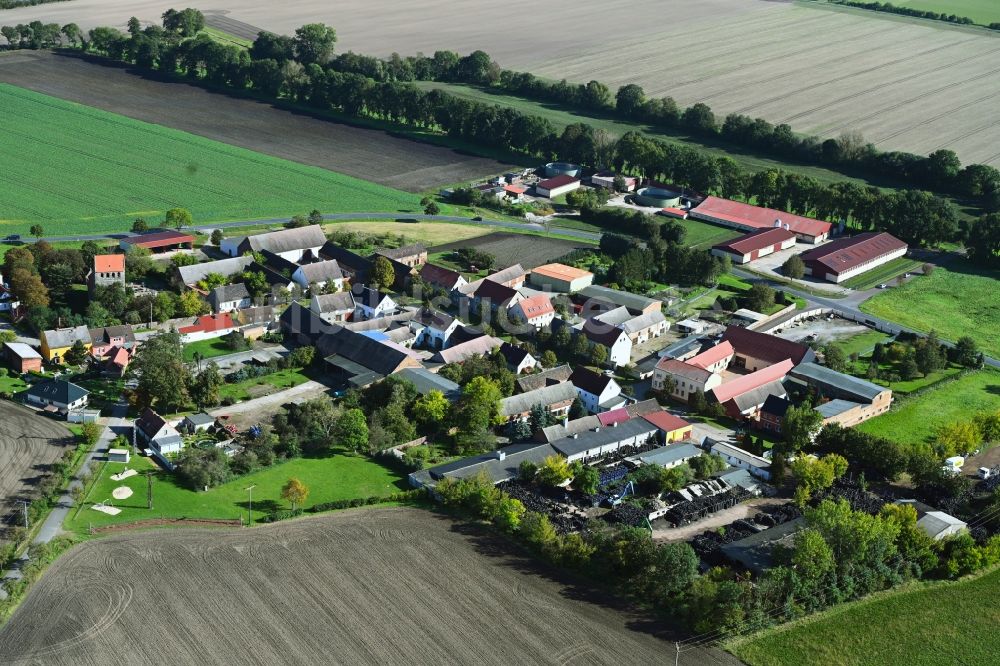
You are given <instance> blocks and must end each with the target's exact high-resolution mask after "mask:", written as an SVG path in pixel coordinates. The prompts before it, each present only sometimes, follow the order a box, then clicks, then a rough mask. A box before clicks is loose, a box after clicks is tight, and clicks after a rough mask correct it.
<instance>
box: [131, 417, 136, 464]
mask: <svg viewBox="0 0 1000 666" xmlns="http://www.w3.org/2000/svg"><path fill="white" fill-rule="evenodd" d="M135 428H136V426H135V419H133V420H132V457H133V458H134V457H135Z"/></svg>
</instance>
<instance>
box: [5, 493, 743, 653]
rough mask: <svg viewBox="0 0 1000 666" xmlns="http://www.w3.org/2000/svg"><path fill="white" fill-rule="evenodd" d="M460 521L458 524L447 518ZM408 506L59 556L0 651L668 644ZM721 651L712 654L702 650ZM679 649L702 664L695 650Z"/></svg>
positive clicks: (110, 541) (124, 542) (630, 649)
mask: <svg viewBox="0 0 1000 666" xmlns="http://www.w3.org/2000/svg"><path fill="white" fill-rule="evenodd" d="M462 531H465V530H462ZM481 539H482V537H475V536H467V535H465V534H463V533H462V532H461V531H459V530H457V529H454V528H453V523H452V522H451V521H449V520H447V519H444V518H441V517H438V516H436V515H434V514H431V513H429V512H424V511H419V510H413V509H368V510H356V511H346V512H340V513H336V514H330V515H326V516H322V517H315V518H310V519H306V520H301V521H296V522H294V523H285V524H278V525H274V526H268V527H262V528H255V529H252V530H230V531H215V530H176V531H173V530H167V531H163V530H158V531H151V532H144V533H131V534H122V535H116V536H113V537H108V538H106V539H100V540H97V541H91V542H88V543H85V544H83V545H81V546H78V547H76V548H75V549H74V550H72V551H71V552H70V553H68V554H66V555H64V556H63V557H62V558H61V559H60V560H58V561H57V562H56V564H55V565H54V566H53V567H52V568H51V569H50V570H49V572H48V573H46V574H45V576H44V577H43V578H42V580H41V581H40V582H39V583H38V585H37V586H36V587H35V588H34V590H33V591H32V592H31V593H30V595H29V596H28V599H27V600H26V601H25V602H24V603H23V604H22V605H21V606H20V608H18V610H17V612H16V613H15V615H14V617H13V618H12V619H11V620H10V622H9V623H8V624H7V625H6V626H5V627H4V628H3V629H2V630H0V654H2V655H3V656H4V659H3V661H4V662H5V663H8V664H9V663H44V664H80V663H88V664H123V663H128V664H150V663H169V664H211V663H234V664H236V663H238V664H244V663H253V664H278V663H283V664H293V663H295V664H304V663H311V664H318V663H342V664H414V663H417V664H432V663H433V664H599V663H607V664H620V663H622V662H623V661H627V662H628V663H630V664H654V663H658V664H662V663H666V662H667V661H668V660H669V661H670V662H671V663H672V659H673V645H672V644H670V643H667V642H663V641H660V640H659V639H657V638H654V637H653V636H651V635H649V634H645V633H640V632H639V631H635V630H632V629H629V628H628V625H629V624H630V623H631V622H640V620H638V619H637V618H632V619H630V618H628V617H627V616H625V615H622V614H619V613H618V612H615V611H612V610H609V609H607V608H604V607H601V606H598V605H595V604H592V603H588V602H585V601H581V600H577V599H576V598H573V591H572V590H570V589H567V588H565V587H563V586H562V585H559V584H557V583H554V582H550V581H548V580H546V579H544V578H542V577H541V576H539V575H537V574H526V573H524V572H523V571H522V570H521V568H522V563H520V562H518V561H514V560H511V559H510V558H509V556H506V555H499V554H496V553H489V554H483V553H481V552H477V550H485V551H489V550H492V549H491V546H490V544H489V543H487V542H484V541H482V540H481ZM717 657H718V658H720V659H721V660H722V661H724V662H725V663H732V662H731V661H728V660H727V657H726V656H721V655H717ZM685 663H688V664H714V663H718V662H716V661H714V660H711V659H709V658H708V657H706V656H705V655H704V654H702V653H698V652H694V651H692V652H689V653H686V654H685Z"/></svg>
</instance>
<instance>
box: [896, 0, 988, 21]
mask: <svg viewBox="0 0 1000 666" xmlns="http://www.w3.org/2000/svg"><path fill="white" fill-rule="evenodd" d="M893 4H894V5H896V6H897V7H909V8H910V9H920V10H923V11H925V12H938V13H939V14H954V15H955V16H965V17H968V18H970V19H972V20H973V21H975V22H976V23H979V24H980V25H989V24H990V23H1000V3H998V2H997V1H996V0H895V2H893Z"/></svg>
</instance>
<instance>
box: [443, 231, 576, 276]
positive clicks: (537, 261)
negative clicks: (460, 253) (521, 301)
mask: <svg viewBox="0 0 1000 666" xmlns="http://www.w3.org/2000/svg"><path fill="white" fill-rule="evenodd" d="M463 247H475V248H476V249H479V250H482V251H483V252H489V253H490V254H492V255H493V256H494V257H496V259H497V263H496V266H497V268H498V269H499V268H506V267H507V266H513V265H514V264H521V266H523V267H524V269H525V270H531V269H532V268H535V267H536V266H541V265H542V264H546V263H549V262H550V261H552V260H554V259H558V258H559V257H561V256H563V255H564V254H566V253H568V252H572V251H573V250H576V249H578V248H584V249H593V247H594V246H593V245H587V244H586V243H579V242H574V241H571V240H563V239H561V238H545V237H542V236H529V235H525V234H510V233H505V232H498V233H493V234H487V235H486V236H480V237H479V238H473V239H469V240H462V241H458V242H455V243H447V244H445V245H438V246H436V247H432V248H430V249H429V250H428V251H429V252H431V253H435V252H450V251H454V250H458V249H459V248H463Z"/></svg>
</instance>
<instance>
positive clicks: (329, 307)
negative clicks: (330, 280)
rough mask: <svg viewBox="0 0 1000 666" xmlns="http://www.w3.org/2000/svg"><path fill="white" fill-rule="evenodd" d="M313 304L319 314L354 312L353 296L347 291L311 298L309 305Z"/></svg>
mask: <svg viewBox="0 0 1000 666" xmlns="http://www.w3.org/2000/svg"><path fill="white" fill-rule="evenodd" d="M312 303H315V304H316V307H317V308H319V312H320V313H323V312H344V311H347V310H351V311H353V310H354V295H353V294H352V293H351V292H349V291H338V292H336V293H333V294H320V295H319V296H313V297H312V299H311V300H310V304H312Z"/></svg>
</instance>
